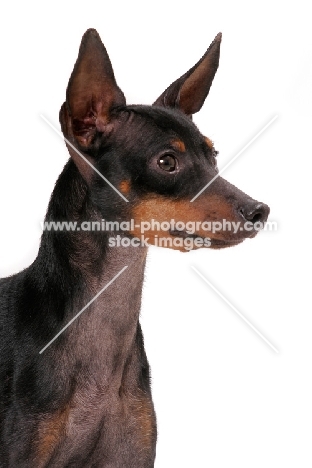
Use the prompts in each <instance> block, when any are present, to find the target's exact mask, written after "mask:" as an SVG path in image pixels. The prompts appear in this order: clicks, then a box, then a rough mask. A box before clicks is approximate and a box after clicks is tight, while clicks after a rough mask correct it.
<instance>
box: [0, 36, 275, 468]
mask: <svg viewBox="0 0 312 468" xmlns="http://www.w3.org/2000/svg"><path fill="white" fill-rule="evenodd" d="M220 43H221V34H218V35H217V36H216V38H215V39H214V41H213V42H212V44H211V45H210V47H209V48H208V50H207V52H206V53H205V54H204V56H203V57H202V58H201V59H200V60H199V61H198V62H197V63H196V65H195V66H194V67H192V68H191V69H190V70H189V71H188V72H187V73H185V74H184V75H183V76H181V77H180V78H179V79H177V80H176V81H175V82H174V83H172V84H171V85H170V86H169V87H168V88H167V89H166V90H165V91H164V92H163V93H162V94H161V95H160V97H159V98H158V99H157V100H156V101H155V102H154V104H153V105H151V106H147V105H127V104H126V100H125V97H124V94H123V92H122V91H121V89H120V88H119V87H118V85H117V83H116V80H115V76H114V72H113V68H112V65H111V62H110V59H109V56H108V54H107V52H106V49H105V47H104V45H103V44H102V42H101V39H100V37H99V35H98V33H97V32H96V31H95V30H93V29H90V30H88V31H87V32H86V33H85V34H84V36H83V38H82V42H81V46H80V51H79V55H78V59H77V62H76V64H75V67H74V70H73V72H72V75H71V77H70V80H69V83H68V87H67V93H66V101H65V103H64V104H63V105H62V107H61V110H60V123H61V128H62V131H63V134H64V137H65V142H66V145H67V148H68V150H69V153H70V159H69V161H68V163H67V164H66V165H65V167H64V169H63V171H62V173H61V175H60V177H59V179H58V181H57V182H56V185H55V189H54V191H53V193H52V196H51V200H50V203H49V207H48V211H47V215H46V219H45V222H46V223H47V225H49V226H51V223H52V224H53V223H55V222H57V223H66V222H68V221H71V222H74V223H76V224H75V226H76V229H74V230H58V229H46V230H44V232H43V234H42V239H41V244H40V248H39V252H38V256H37V258H36V259H35V261H34V262H33V263H32V265H30V266H29V267H28V268H26V269H25V270H24V271H22V272H20V273H18V274H16V275H13V276H11V277H8V278H4V279H2V280H1V281H0V336H1V340H0V343H1V344H0V346H1V355H0V356H1V358H0V359H1V360H0V395H1V397H0V442H1V443H0V466H1V468H26V467H27V468H48V467H49V468H61V467H62V468H65V467H66V468H69V467H73V468H82V467H88V468H89V467H94V468H95V467H98V468H126V467H127V468H152V467H153V466H154V461H155V453H156V438H157V430H156V417H155V411H154V406H153V402H152V396H151V388H150V369H149V365H148V361H147V358H146V354H145V351H144V343H143V336H142V331H141V328H140V324H139V312H140V305H141V295H142V284H143V278H144V267H145V261H146V253H147V246H146V245H147V244H148V245H149V244H155V245H160V243H161V241H162V242H164V240H165V239H166V243H164V244H163V245H165V246H167V247H171V248H176V249H178V250H181V251H187V250H190V248H194V249H195V248H200V247H202V248H205V247H209V248H214V249H220V248H224V247H230V246H234V245H236V244H239V243H240V242H242V241H243V240H244V239H246V238H248V237H254V236H255V235H256V234H257V230H256V229H255V224H256V222H263V223H264V222H265V221H266V219H267V217H268V214H269V208H268V206H267V205H265V204H264V203H260V202H258V201H255V200H253V199H252V198H250V197H249V196H248V195H246V194H244V193H243V192H241V191H240V190H238V189H237V188H236V187H234V186H233V185H231V184H230V183H229V182H227V181H226V180H224V179H223V178H221V177H219V176H218V169H217V162H216V156H217V151H216V150H215V148H214V145H213V142H212V141H211V140H210V139H209V138H207V137H204V136H203V135H202V134H201V133H200V131H199V130H198V128H197V127H196V125H195V124H194V123H193V121H192V115H193V114H195V113H196V112H198V111H199V110H200V109H201V107H202V105H203V103H204V101H205V99H206V97H207V95H208V92H209V90H210V87H211V84H212V81H213V79H214V76H215V73H216V71H217V68H218V64H219V54H220ZM211 182H212V183H211ZM208 184H209V186H208ZM203 188H205V189H204V190H202V189H203ZM199 192H201V193H200V195H199V196H197V195H198V193H199ZM191 200H192V201H191ZM223 219H226V220H227V221H228V222H238V223H241V225H242V226H245V224H246V223H249V228H248V229H247V228H245V227H243V228H242V229H239V230H237V232H235V233H234V232H233V231H218V232H213V231H212V230H211V229H210V230H209V229H208V228H207V223H213V222H219V221H221V220H223ZM104 220H105V222H106V221H107V222H108V223H110V224H109V226H110V227H109V229H108V230H104V231H101V230H96V229H95V230H85V229H82V226H83V222H86V221H87V222H89V223H95V225H96V226H98V225H99V224H100V223H103V222H104ZM129 220H131V221H129ZM128 221H129V222H128ZM147 221H149V224H146V223H147ZM123 222H124V223H125V225H124V226H125V228H124V229H120V225H121V223H123ZM190 222H193V223H194V224H193V225H194V226H195V228H194V230H193V231H191V232H190V230H189V229H186V228H185V227H184V226H188V223H190ZM49 223H50V224H49ZM142 223H143V224H144V233H143V235H142V229H141V227H142ZM205 223H206V224H205ZM116 226H119V230H118V229H117V227H116ZM159 226H160V227H161V226H165V229H162V230H159ZM203 226H205V228H204V227H203ZM250 226H251V227H250ZM169 241H171V242H169ZM190 241H191V242H190ZM118 242H119V244H118ZM82 312H83V313H82Z"/></svg>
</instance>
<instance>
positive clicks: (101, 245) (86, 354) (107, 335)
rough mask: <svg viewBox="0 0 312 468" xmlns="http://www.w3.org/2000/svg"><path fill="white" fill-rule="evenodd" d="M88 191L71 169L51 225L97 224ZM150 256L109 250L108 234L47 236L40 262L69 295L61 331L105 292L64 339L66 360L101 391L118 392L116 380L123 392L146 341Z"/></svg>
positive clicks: (137, 250) (56, 196) (59, 187)
mask: <svg viewBox="0 0 312 468" xmlns="http://www.w3.org/2000/svg"><path fill="white" fill-rule="evenodd" d="M68 171H69V172H70V177H68V174H67V172H68ZM73 174H76V177H74V176H73ZM67 181H69V183H68V184H67ZM87 192H88V191H87V189H86V186H85V184H84V183H82V181H81V178H80V177H79V175H77V171H76V170H75V168H73V167H71V166H70V164H69V165H67V167H65V170H64V171H63V173H62V175H61V176H60V178H59V180H58V182H57V184H56V187H55V190H54V192H53V194H52V198H51V201H50V205H49V209H48V213H47V217H46V220H47V221H63V220H66V221H73V220H75V221H77V222H78V225H79V223H81V222H82V221H86V220H87V221H89V220H90V217H91V218H92V220H94V219H96V217H97V214H96V212H95V209H94V207H93V206H92V205H90V201H89V200H88V193H87ZM74 196H75V198H74V199H73V197H74ZM64 252H65V253H66V254H65V255H64ZM146 253H147V249H146V248H145V247H144V248H143V247H131V246H130V247H109V242H108V234H107V233H101V232H81V231H79V232H72V231H69V232H67V231H62V232H58V231H56V232H53V231H46V232H44V233H43V236H42V243H41V247H40V251H39V255H38V259H37V261H36V262H35V263H36V265H37V267H39V268H40V270H41V272H42V276H43V277H44V278H45V282H46V287H47V288H48V287H49V282H50V285H51V287H53V288H55V293H56V294H59V293H61V294H62V295H63V296H64V310H65V313H64V314H63V315H61V316H59V317H58V319H59V323H58V329H55V332H56V331H59V329H61V328H62V326H64V325H66V323H68V322H69V320H71V319H73V318H74V317H75V316H76V315H77V314H78V313H79V312H80V311H81V310H82V309H83V308H84V307H85V306H86V305H87V304H88V303H89V302H91V301H93V299H94V297H95V296H96V295H97V294H98V293H100V292H101V291H102V292H101V294H100V295H99V296H98V297H97V298H96V299H95V300H94V301H93V302H92V303H91V304H90V305H89V306H88V307H87V308H86V310H84V312H82V314H81V315H80V316H79V317H78V318H77V319H76V320H74V322H73V323H72V324H71V325H70V327H68V329H67V330H66V331H65V332H64V336H63V337H60V340H61V341H60V343H62V346H61V347H60V348H62V357H64V354H63V353H65V355H67V353H68V354H70V355H71V356H72V359H73V362H72V364H75V363H77V362H79V366H80V371H79V374H80V375H81V373H82V374H87V373H88V375H92V378H94V379H97V376H101V377H100V378H101V382H100V385H101V386H106V385H107V386H109V387H110V388H113V387H114V385H112V379H115V380H116V385H118V386H119V387H120V385H121V384H122V380H123V379H124V374H125V368H126V367H127V364H126V363H127V360H129V357H130V356H132V355H133V352H134V351H133V350H134V349H135V348H136V344H137V342H138V340H140V339H141V338H140V337H138V334H139V335H140V330H138V327H139V324H138V320H139V313H140V307H141V295H142V286H143V278H144V268H145V261H146ZM125 267H127V268H126V269H124V268H125ZM122 269H124V271H123V272H122V273H121V274H120V275H119V276H118V277H117V278H116V279H115V277H116V275H118V274H119V273H120V272H121V270H122ZM110 282H111V284H109V283H110ZM73 284H74V286H73ZM65 334H66V335H65ZM51 338H52V337H51ZM51 346H53V343H52V344H51ZM58 349H59V348H58ZM46 352H47V351H46ZM73 367H75V366H73ZM81 369H84V371H85V372H84V371H83V370H81ZM115 388H116V386H115Z"/></svg>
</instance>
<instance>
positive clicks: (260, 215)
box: [240, 202, 270, 224]
mask: <svg viewBox="0 0 312 468" xmlns="http://www.w3.org/2000/svg"><path fill="white" fill-rule="evenodd" d="M240 213H241V214H242V215H243V217H244V218H245V219H246V221H251V222H252V223H253V224H255V223H256V222H261V223H265V222H266V220H267V219H268V216H269V213H270V208H269V207H268V205H265V204H264V203H259V202H256V203H254V204H252V205H249V204H248V205H245V206H243V207H242V208H241V209H240Z"/></svg>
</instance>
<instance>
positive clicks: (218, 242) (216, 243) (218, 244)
mask: <svg viewBox="0 0 312 468" xmlns="http://www.w3.org/2000/svg"><path fill="white" fill-rule="evenodd" d="M169 234H170V235H171V236H173V237H180V238H182V239H193V240H195V239H202V241H204V240H205V239H209V244H210V245H209V247H210V248H211V249H224V248H226V247H232V246H234V245H238V244H240V243H241V242H243V241H244V240H245V238H243V239H227V240H224V239H213V238H211V237H208V236H207V237H202V236H200V235H199V234H196V233H194V234H190V233H188V232H187V231H179V230H178V229H171V230H170V231H169ZM206 245H207V246H208V244H206Z"/></svg>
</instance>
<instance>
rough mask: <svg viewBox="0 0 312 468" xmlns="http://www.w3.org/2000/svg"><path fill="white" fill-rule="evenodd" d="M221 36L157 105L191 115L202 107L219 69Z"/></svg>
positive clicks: (164, 93)
mask: <svg viewBox="0 0 312 468" xmlns="http://www.w3.org/2000/svg"><path fill="white" fill-rule="evenodd" d="M221 37H222V34H221V33H219V34H218V35H217V36H216V38H215V39H214V41H213V42H212V43H211V45H210V47H209V49H208V50H207V52H206V53H205V55H204V56H203V57H202V58H201V59H200V60H199V62H197V63H196V65H194V67H192V68H191V69H190V70H189V71H188V72H186V73H185V74H184V75H182V76H181V77H180V78H179V79H178V80H176V81H174V82H173V83H172V84H171V85H170V86H169V87H168V88H167V89H166V91H164V92H163V94H162V95H161V96H159V98H158V99H157V100H156V101H155V102H154V105H155V106H163V107H171V108H172V107H173V108H177V109H180V110H181V111H182V112H184V113H185V114H186V115H189V116H191V115H192V114H195V113H196V112H198V111H199V110H200V109H201V107H202V105H203V104H204V101H205V99H206V97H207V95H208V93H209V90H210V86H211V84H212V81H213V79H214V76H215V74H216V71H217V69H218V65H219V56H220V43H221Z"/></svg>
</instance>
